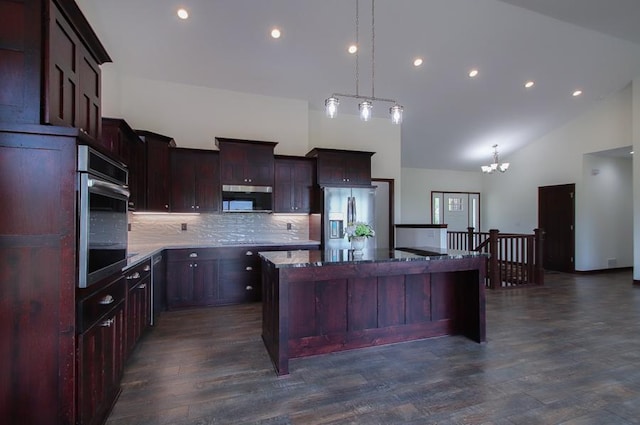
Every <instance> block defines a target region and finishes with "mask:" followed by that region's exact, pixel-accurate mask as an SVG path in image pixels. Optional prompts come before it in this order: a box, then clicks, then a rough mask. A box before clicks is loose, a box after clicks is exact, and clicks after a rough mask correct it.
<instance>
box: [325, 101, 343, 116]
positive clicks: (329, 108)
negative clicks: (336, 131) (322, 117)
mask: <svg viewBox="0 0 640 425" xmlns="http://www.w3.org/2000/svg"><path fill="white" fill-rule="evenodd" d="M339 104H340V101H339V100H338V98H337V97H330V98H328V99H327V100H325V101H324V110H325V113H326V114H327V117H329V118H335V116H336V115H337V114H338V105H339Z"/></svg>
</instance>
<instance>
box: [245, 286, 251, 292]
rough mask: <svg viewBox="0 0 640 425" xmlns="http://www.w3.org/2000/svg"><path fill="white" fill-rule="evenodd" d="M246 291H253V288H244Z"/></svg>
mask: <svg viewBox="0 0 640 425" xmlns="http://www.w3.org/2000/svg"><path fill="white" fill-rule="evenodd" d="M244 289H246V290H247V291H253V286H251V285H247V287H246V288H244Z"/></svg>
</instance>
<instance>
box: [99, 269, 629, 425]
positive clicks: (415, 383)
mask: <svg viewBox="0 0 640 425" xmlns="http://www.w3.org/2000/svg"><path fill="white" fill-rule="evenodd" d="M545 280H546V285H545V286H544V287H541V288H529V289H514V290H505V291H488V292H487V340H488V342H487V343H486V344H477V343H475V342H473V341H471V340H468V339H466V338H464V337H457V336H455V337H442V338H437V339H430V340H423V341H414V342H407V343H401V344H396V345H390V346H384V347H374V348H366V349H361V350H352V351H345V352H341V353H334V354H328V355H323V356H316V357H309V358H304V359H294V360H292V361H291V364H290V366H291V374H290V375H289V376H286V377H280V378H278V377H276V375H275V373H274V371H273V368H272V366H271V362H270V360H269V357H268V355H267V353H266V350H265V348H264V346H263V343H262V341H261V339H260V329H261V327H260V320H261V313H260V304H251V305H242V306H230V307H216V308H208V309H198V310H188V311H179V312H170V313H164V314H163V315H161V317H160V320H159V322H158V326H157V327H156V328H154V329H152V330H151V331H150V332H149V333H147V334H146V335H145V336H144V338H143V339H142V341H141V343H140V345H139V347H138V348H137V349H136V351H135V352H134V354H133V357H132V358H131V360H130V362H129V363H128V364H127V368H126V371H125V376H124V380H123V385H122V386H123V391H122V394H121V395H120V398H119V400H118V402H117V404H116V406H115V407H114V409H113V411H112V413H111V416H110V417H109V419H108V421H107V425H133V424H136V425H151V424H172V425H173V424H175V425H196V424H198V425H205V424H225V425H233V424H262V425H267V424H268V425H284V424H296V425H298V424H304V425H310V424H367V425H375V424H545V425H547V424H575V425H578V424H579V425H583V424H598V425H601V424H640V288H634V287H632V285H631V282H632V275H631V272H630V271H620V272H613V273H604V274H598V275H567V274H561V273H549V274H547V275H546V277H545Z"/></svg>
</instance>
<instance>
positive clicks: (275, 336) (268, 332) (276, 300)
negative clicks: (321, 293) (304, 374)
mask: <svg viewBox="0 0 640 425" xmlns="http://www.w3.org/2000/svg"><path fill="white" fill-rule="evenodd" d="M279 280H280V276H279V272H278V269H277V268H276V267H275V266H274V265H273V263H270V262H268V261H265V260H264V259H263V260H262V291H263V292H262V340H263V342H264V345H265V347H266V348H267V352H268V353H269V357H271V361H272V362H273V365H274V367H275V369H276V373H277V374H278V375H286V374H288V373H289V346H288V339H289V297H288V293H287V294H285V296H281V295H282V294H281V293H280V282H279Z"/></svg>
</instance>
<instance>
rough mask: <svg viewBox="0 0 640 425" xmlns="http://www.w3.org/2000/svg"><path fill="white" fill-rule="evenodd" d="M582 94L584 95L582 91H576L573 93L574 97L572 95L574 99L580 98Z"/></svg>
mask: <svg viewBox="0 0 640 425" xmlns="http://www.w3.org/2000/svg"><path fill="white" fill-rule="evenodd" d="M581 94H582V90H576V91H574V92H573V95H572V96H573V97H578V96H580V95H581Z"/></svg>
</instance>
